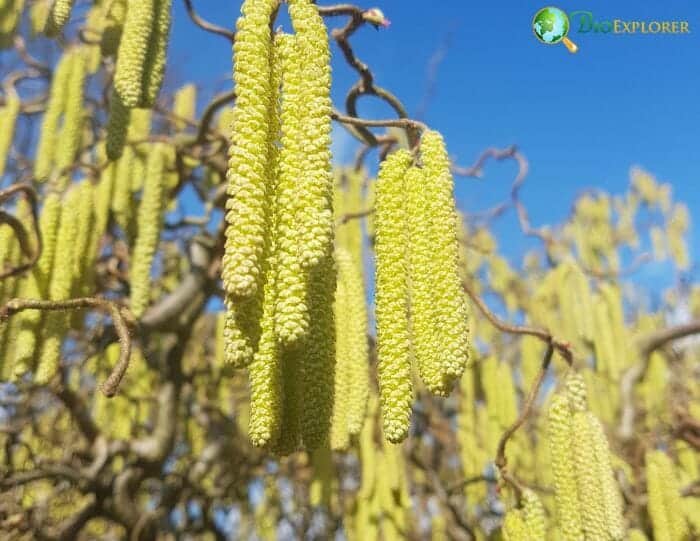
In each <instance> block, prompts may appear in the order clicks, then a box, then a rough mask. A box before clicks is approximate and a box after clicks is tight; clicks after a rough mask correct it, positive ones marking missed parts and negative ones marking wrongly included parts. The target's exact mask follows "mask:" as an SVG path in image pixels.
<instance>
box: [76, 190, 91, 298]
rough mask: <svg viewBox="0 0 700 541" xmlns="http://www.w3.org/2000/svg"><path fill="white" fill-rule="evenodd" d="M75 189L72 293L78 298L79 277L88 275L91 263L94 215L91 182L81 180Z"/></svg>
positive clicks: (79, 289)
mask: <svg viewBox="0 0 700 541" xmlns="http://www.w3.org/2000/svg"><path fill="white" fill-rule="evenodd" d="M76 189H77V190H78V198H79V200H80V206H79V209H78V221H77V237H76V238H75V244H74V246H73V254H74V256H73V276H74V277H76V280H75V283H74V284H73V292H74V293H75V296H79V293H80V291H81V288H80V281H81V277H83V275H86V274H87V273H88V269H89V265H90V264H91V263H92V254H91V252H90V236H91V235H92V231H93V227H94V224H95V213H94V206H93V197H94V189H93V185H92V182H90V181H89V180H83V181H82V182H81V183H80V184H79V186H78V187H77V188H76Z"/></svg>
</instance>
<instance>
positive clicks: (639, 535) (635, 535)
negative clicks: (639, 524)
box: [627, 528, 648, 541]
mask: <svg viewBox="0 0 700 541" xmlns="http://www.w3.org/2000/svg"><path fill="white" fill-rule="evenodd" d="M627 540H628V541H648V538H647V536H646V534H645V533H644V532H643V531H642V530H639V529H637V528H633V529H631V530H630V531H629V532H628V537H627Z"/></svg>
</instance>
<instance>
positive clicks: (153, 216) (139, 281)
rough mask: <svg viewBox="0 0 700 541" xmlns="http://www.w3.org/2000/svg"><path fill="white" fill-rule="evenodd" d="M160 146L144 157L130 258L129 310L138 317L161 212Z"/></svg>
mask: <svg viewBox="0 0 700 541" xmlns="http://www.w3.org/2000/svg"><path fill="white" fill-rule="evenodd" d="M164 152H165V149H164V148H163V143H155V144H154V145H153V146H152V148H151V150H150V152H149V157H148V165H147V171H146V178H145V180H144V186H143V196H142V198H141V204H140V205H139V212H138V218H137V226H138V233H137V236H136V243H135V244H134V252H133V254H132V256H131V271H130V276H131V311H132V313H133V314H134V316H136V317H141V316H142V315H143V312H144V311H145V309H146V307H147V306H148V301H149V298H150V284H151V263H152V262H153V257H154V255H155V253H156V250H157V248H158V239H159V238H160V229H161V226H162V221H163V217H162V213H163V195H164V194H163V191H164V190H163V182H164V178H165V175H164V173H165V171H164Z"/></svg>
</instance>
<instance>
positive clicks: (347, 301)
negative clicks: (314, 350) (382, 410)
mask: <svg viewBox="0 0 700 541" xmlns="http://www.w3.org/2000/svg"><path fill="white" fill-rule="evenodd" d="M336 263H337V266H338V284H337V288H336V296H335V310H334V312H335V328H336V369H335V401H334V404H333V419H332V424H331V448H332V449H334V450H343V449H346V448H347V447H348V445H349V443H350V438H351V436H356V435H358V434H359V433H360V430H361V429H362V422H363V420H364V416H365V408H366V403H367V393H368V389H369V378H368V367H369V360H368V344H367V311H366V307H365V306H366V305H365V299H364V289H363V287H362V276H361V274H360V273H359V271H358V267H357V266H356V265H355V264H354V262H353V259H352V257H351V256H350V253H349V252H347V251H346V250H344V249H342V248H338V249H336Z"/></svg>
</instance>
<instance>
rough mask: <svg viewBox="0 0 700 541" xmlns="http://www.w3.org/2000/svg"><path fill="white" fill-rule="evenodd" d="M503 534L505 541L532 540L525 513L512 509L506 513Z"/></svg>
mask: <svg viewBox="0 0 700 541" xmlns="http://www.w3.org/2000/svg"><path fill="white" fill-rule="evenodd" d="M501 532H502V534H503V541H528V539H530V537H529V532H528V530H527V526H526V525H525V519H524V517H523V512H522V511H521V510H520V509H511V510H510V511H508V512H507V513H506V516H505V517H504V519H503V527H502V529H501Z"/></svg>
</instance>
